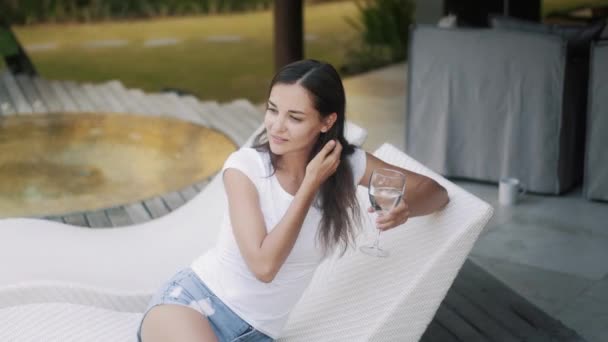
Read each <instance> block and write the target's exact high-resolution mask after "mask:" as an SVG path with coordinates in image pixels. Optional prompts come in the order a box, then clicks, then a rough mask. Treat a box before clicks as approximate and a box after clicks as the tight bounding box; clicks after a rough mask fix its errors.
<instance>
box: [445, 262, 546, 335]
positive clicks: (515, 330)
mask: <svg viewBox="0 0 608 342" xmlns="http://www.w3.org/2000/svg"><path fill="white" fill-rule="evenodd" d="M452 288H454V290H455V291H457V292H458V293H460V294H461V295H462V296H463V297H465V298H466V299H467V300H469V301H470V302H472V303H474V304H475V305H477V307H479V308H481V310H483V311H484V312H485V313H486V314H487V315H488V316H491V317H492V318H493V319H495V320H496V321H498V322H500V324H501V325H503V326H504V327H505V328H506V329H507V330H508V331H509V332H511V333H512V334H514V335H515V336H517V337H518V338H520V339H523V340H530V339H533V338H537V339H539V340H545V338H546V336H543V335H544V334H543V333H542V332H539V331H538V330H536V328H534V327H533V326H531V325H530V324H529V323H528V322H526V321H524V320H522V319H521V318H520V317H519V316H517V315H516V314H515V313H514V312H513V311H512V310H511V309H510V307H509V304H508V303H505V302H503V301H501V300H499V299H497V298H495V297H494V296H490V295H489V294H488V293H487V292H486V291H484V290H483V287H482V286H480V285H478V284H475V283H474V282H471V280H470V279H465V276H463V275H461V274H459V275H458V276H457V277H456V279H455V280H454V284H453V285H452Z"/></svg>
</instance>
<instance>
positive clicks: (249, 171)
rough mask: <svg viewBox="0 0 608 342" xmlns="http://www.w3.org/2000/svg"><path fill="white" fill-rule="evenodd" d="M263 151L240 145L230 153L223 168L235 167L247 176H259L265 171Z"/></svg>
mask: <svg viewBox="0 0 608 342" xmlns="http://www.w3.org/2000/svg"><path fill="white" fill-rule="evenodd" d="M265 160H266V156H265V152H263V151H258V150H256V149H255V148H251V147H242V148H240V149H238V150H236V151H234V152H232V154H230V156H229V157H228V159H226V162H225V163H224V167H223V169H228V168H236V169H239V170H241V171H242V172H244V173H245V174H246V175H248V176H261V175H262V174H263V173H265V169H266V167H265V164H266V161H265Z"/></svg>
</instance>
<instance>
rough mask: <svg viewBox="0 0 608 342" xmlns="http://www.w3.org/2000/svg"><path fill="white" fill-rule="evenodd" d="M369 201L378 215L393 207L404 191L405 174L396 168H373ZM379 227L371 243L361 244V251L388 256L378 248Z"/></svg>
mask: <svg viewBox="0 0 608 342" xmlns="http://www.w3.org/2000/svg"><path fill="white" fill-rule="evenodd" d="M368 191H369V201H370V202H371V204H372V208H374V210H375V211H376V212H377V213H378V215H384V214H386V213H388V212H389V211H390V210H391V209H393V208H394V207H395V206H397V204H398V203H399V201H400V200H401V197H402V196H403V193H404V192H405V175H404V174H403V173H401V172H399V171H396V170H390V169H382V168H378V169H374V171H373V172H372V177H371V178H370V181H369V187H368ZM380 232H381V230H380V229H377V233H376V239H375V240H374V242H373V243H372V244H371V245H366V246H361V248H360V250H361V252H363V253H365V254H367V255H371V256H376V257H384V258H386V257H388V256H389V255H390V253H389V252H388V251H387V250H384V249H382V248H380V246H379V245H380Z"/></svg>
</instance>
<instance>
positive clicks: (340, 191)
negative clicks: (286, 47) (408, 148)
mask: <svg viewBox="0 0 608 342" xmlns="http://www.w3.org/2000/svg"><path fill="white" fill-rule="evenodd" d="M275 84H299V85H300V86H302V87H303V88H305V89H306V90H307V91H308V93H309V95H310V98H311V99H312V102H313V106H314V108H315V109H316V110H317V111H318V112H319V114H320V115H321V118H322V119H323V118H326V117H328V116H329V115H330V114H332V113H336V114H337V119H336V122H335V123H334V125H333V126H332V127H331V129H329V130H328V131H327V132H325V133H321V134H320V135H319V138H318V139H317V141H316V143H315V145H314V147H313V148H312V151H311V152H310V155H309V156H308V161H310V160H312V159H313V158H314V156H316V155H317V153H319V151H320V150H321V149H322V148H323V146H325V144H326V143H327V142H328V141H330V140H331V139H337V140H338V141H339V142H340V144H342V146H343V149H342V153H341V155H340V165H339V166H338V169H337V170H336V172H335V173H334V174H333V175H332V176H330V177H329V178H328V179H327V180H326V181H325V182H324V183H323V184H322V185H321V188H320V189H319V197H318V200H317V201H316V202H315V204H314V205H315V206H316V207H317V208H319V210H320V211H321V214H322V218H321V222H320V223H319V229H318V231H317V239H318V242H320V243H321V247H322V249H323V252H324V253H325V254H327V253H329V252H330V251H331V250H333V249H334V247H335V246H336V245H338V244H340V245H342V247H343V249H342V252H341V254H344V252H345V251H346V249H347V248H348V246H349V244H350V243H352V242H353V241H354V236H355V228H356V227H357V223H360V222H361V213H360V208H359V202H358V201H357V197H356V190H357V189H356V186H355V184H354V183H353V171H352V169H351V167H350V164H349V163H348V162H346V161H345V159H346V157H347V156H348V155H351V154H353V152H354V151H355V148H354V146H353V145H351V144H349V143H348V142H347V141H346V139H345V138H344V126H345V122H346V119H345V114H344V113H345V107H346V99H345V95H344V86H343V85H342V80H341V79H340V75H338V72H337V71H336V69H335V68H334V67H333V66H332V65H331V64H328V63H323V62H319V61H316V60H312V59H307V60H301V61H297V62H294V63H291V64H288V65H286V66H285V67H283V68H282V69H281V70H279V72H278V73H277V74H276V75H275V76H274V78H273V79H272V82H271V83H270V87H269V89H268V94H270V91H271V90H272V87H273V86H274V85H275ZM254 148H256V149H257V150H258V151H264V152H268V153H269V154H270V162H271V164H272V169H273V170H276V169H277V166H278V165H279V159H280V156H278V155H275V154H274V153H272V151H271V150H270V145H269V143H268V137H267V135H266V131H265V130H264V131H263V132H262V133H260V134H259V135H258V136H257V137H256V139H255V141H254ZM273 172H274V171H273ZM359 226H360V225H359Z"/></svg>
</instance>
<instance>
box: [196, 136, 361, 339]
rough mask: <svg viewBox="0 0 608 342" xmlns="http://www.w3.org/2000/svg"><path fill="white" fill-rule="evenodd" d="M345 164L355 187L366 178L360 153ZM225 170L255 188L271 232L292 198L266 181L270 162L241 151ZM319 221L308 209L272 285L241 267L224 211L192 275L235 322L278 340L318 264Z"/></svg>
mask: <svg viewBox="0 0 608 342" xmlns="http://www.w3.org/2000/svg"><path fill="white" fill-rule="evenodd" d="M349 162H350V165H351V167H352V170H353V178H354V179H353V181H354V183H355V185H356V184H358V183H359V180H360V179H361V177H363V174H364V172H365V163H366V155H365V151H363V150H361V149H356V150H355V153H353V154H352V155H350V156H349ZM229 168H234V169H237V170H239V171H241V172H243V173H244V174H245V175H246V176H247V177H248V178H249V179H250V180H251V182H252V183H253V184H254V185H255V187H256V189H257V191H258V194H259V198H260V205H261V207H262V208H261V209H262V213H263V215H264V221H265V223H266V229H267V230H268V232H270V231H271V230H272V228H273V227H274V226H275V225H276V224H277V223H278V222H279V221H280V219H281V218H282V217H283V215H284V214H285V212H286V211H287V208H288V207H289V205H290V204H291V201H292V200H293V196H292V195H291V194H289V193H288V192H286V191H285V190H284V189H283V188H282V187H281V185H280V184H279V182H278V180H277V178H276V177H275V176H274V175H272V176H270V177H269V175H270V174H272V172H271V166H270V156H269V155H268V153H265V152H258V151H256V150H255V149H252V148H241V149H240V150H238V151H236V152H234V153H232V154H231V155H230V156H229V157H228V159H227V160H226V162H225V163H224V167H223V168H222V171H221V172H224V171H225V170H226V169H229ZM320 220H321V213H320V211H319V210H318V209H316V208H314V207H311V208H310V210H309V211H308V214H307V215H306V218H305V219H304V223H303V225H302V229H301V230H300V233H299V235H298V238H297V240H296V243H295V245H294V247H293V249H292V251H291V253H290V254H289V256H288V257H287V259H286V261H285V263H284V264H283V266H282V267H281V269H280V270H279V272H278V273H277V275H276V276H275V278H274V279H273V281H272V282H270V283H264V282H261V281H259V280H258V279H257V278H256V277H255V276H254V275H253V273H252V272H251V271H250V270H249V268H248V267H247V265H246V264H245V260H244V259H243V257H242V256H241V253H240V250H239V248H238V245H237V243H236V240H235V238H234V235H233V233H232V226H231V224H230V216H229V215H228V210H227V208H226V211H225V213H224V219H223V222H222V226H221V229H220V234H219V238H218V241H217V244H216V245H215V247H214V248H212V249H211V250H209V251H208V252H207V253H205V254H203V255H202V256H200V257H198V258H197V259H196V260H194V262H193V263H192V265H191V266H192V269H193V270H194V272H195V273H196V274H197V275H198V276H199V277H200V278H201V279H202V280H203V282H204V283H205V285H207V286H208V287H209V289H211V291H213V292H214V293H215V295H216V296H217V297H218V298H219V299H221V300H222V302H224V303H225V304H226V305H227V306H228V307H229V308H230V309H231V310H232V311H234V312H235V313H236V314H237V315H238V316H239V317H241V318H242V319H243V320H245V321H246V322H247V323H249V324H250V325H251V326H253V327H254V328H256V329H257V330H259V331H261V332H263V333H264V334H266V335H268V336H270V337H272V338H273V339H277V338H279V336H280V335H281V332H282V331H283V328H284V326H285V323H287V319H288V317H289V313H290V312H291V310H292V308H293V307H294V305H295V304H296V303H297V301H298V300H299V299H300V297H301V296H302V293H303V292H304V290H305V289H306V287H307V286H308V284H309V283H310V280H311V279H312V276H313V274H314V272H315V269H316V268H317V266H318V265H319V263H320V262H321V261H322V259H323V254H322V250H321V248H320V246H319V245H318V243H317V228H318V225H319V222H320ZM203 224H204V222H203Z"/></svg>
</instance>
